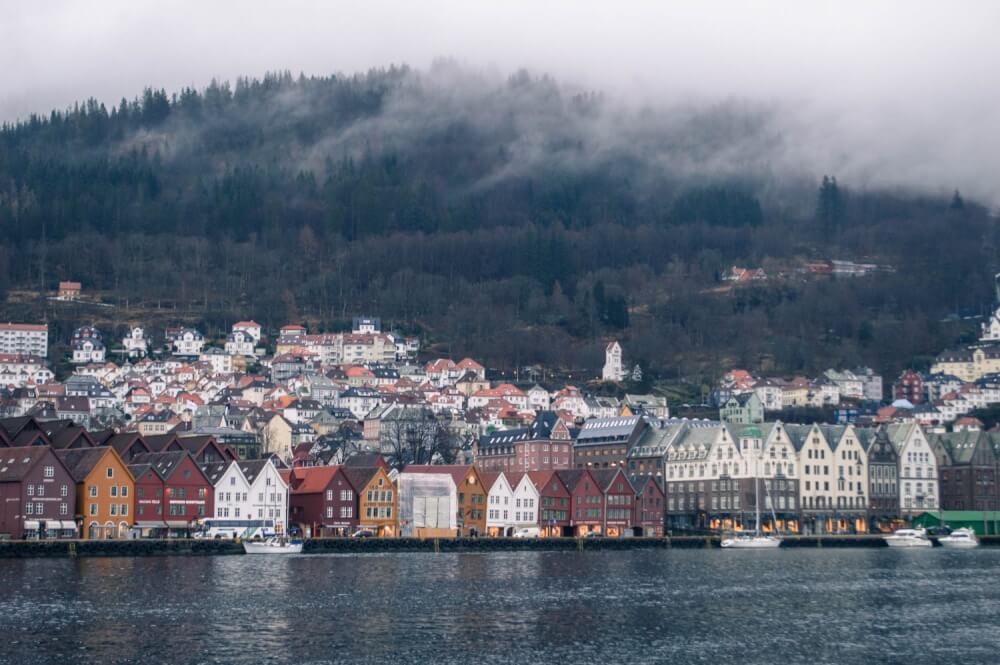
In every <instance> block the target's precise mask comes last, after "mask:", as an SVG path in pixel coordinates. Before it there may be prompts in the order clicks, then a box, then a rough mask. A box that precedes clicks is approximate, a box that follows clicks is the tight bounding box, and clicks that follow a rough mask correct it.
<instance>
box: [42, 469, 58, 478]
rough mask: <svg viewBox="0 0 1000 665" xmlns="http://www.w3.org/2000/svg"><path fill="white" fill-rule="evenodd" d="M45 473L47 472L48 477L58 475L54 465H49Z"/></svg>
mask: <svg viewBox="0 0 1000 665" xmlns="http://www.w3.org/2000/svg"><path fill="white" fill-rule="evenodd" d="M44 474H45V477H46V478H55V477H56V468H55V467H54V466H47V467H45V469H44Z"/></svg>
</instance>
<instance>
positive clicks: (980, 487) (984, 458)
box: [930, 431, 997, 511]
mask: <svg viewBox="0 0 1000 665" xmlns="http://www.w3.org/2000/svg"><path fill="white" fill-rule="evenodd" d="M930 441H931V444H932V446H933V448H934V452H935V457H936V461H937V465H938V479H939V487H940V490H941V495H940V500H941V509H942V510H974V511H988V510H996V509H997V483H996V467H997V456H996V454H995V452H994V449H993V444H992V442H991V441H990V437H989V435H988V434H986V433H985V432H981V431H963V432H949V433H947V434H936V435H932V436H931V437H930Z"/></svg>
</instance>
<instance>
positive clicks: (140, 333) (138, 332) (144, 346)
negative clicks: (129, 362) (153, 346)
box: [122, 326, 149, 359]
mask: <svg viewBox="0 0 1000 665" xmlns="http://www.w3.org/2000/svg"><path fill="white" fill-rule="evenodd" d="M122 347H123V348H124V349H125V355H127V356H128V357H129V358H133V359H134V358H145V357H146V354H147V353H148V352H149V345H148V343H147V342H146V331H144V330H143V329H142V328H140V327H139V326H136V327H134V328H132V329H131V330H130V331H129V333H128V334H127V335H125V337H124V338H123V339H122Z"/></svg>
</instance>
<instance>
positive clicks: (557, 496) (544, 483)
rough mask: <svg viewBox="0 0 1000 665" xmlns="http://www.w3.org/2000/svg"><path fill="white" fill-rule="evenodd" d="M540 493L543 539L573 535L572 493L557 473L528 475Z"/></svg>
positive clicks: (548, 472) (540, 523) (535, 472)
mask: <svg viewBox="0 0 1000 665" xmlns="http://www.w3.org/2000/svg"><path fill="white" fill-rule="evenodd" d="M526 475H527V476H528V478H529V480H531V483H532V484H533V485H534V486H535V490H536V491H537V492H538V505H539V513H538V527H539V531H540V533H541V535H542V537H543V538H544V537H559V536H571V535H573V526H572V524H573V523H572V517H571V516H572V514H573V513H572V509H571V506H570V498H571V497H570V492H569V489H568V488H567V487H566V484H565V483H564V482H563V480H562V478H561V477H560V476H559V473H558V472H555V471H534V472H531V473H528V474H526Z"/></svg>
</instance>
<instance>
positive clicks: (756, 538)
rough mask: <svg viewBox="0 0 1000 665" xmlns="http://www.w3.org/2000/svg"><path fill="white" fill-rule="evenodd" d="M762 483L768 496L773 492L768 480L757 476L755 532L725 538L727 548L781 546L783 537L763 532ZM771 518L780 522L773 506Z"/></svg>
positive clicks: (746, 548) (755, 484) (723, 542)
mask: <svg viewBox="0 0 1000 665" xmlns="http://www.w3.org/2000/svg"><path fill="white" fill-rule="evenodd" d="M760 483H764V491H766V492H767V493H768V496H770V494H771V493H770V490H768V489H767V480H766V479H758V478H757V477H755V478H754V482H753V491H754V508H755V512H756V521H755V522H754V530H753V533H741V534H737V535H734V536H729V537H726V538H723V539H722V543H721V545H722V547H724V548H725V549H745V550H762V549H771V548H774V547H781V538H778V537H777V536H771V535H767V534H765V533H762V532H761V530H760ZM771 520H772V521H771V524H777V523H778V520H777V517H776V516H775V515H774V508H773V507H772V508H771Z"/></svg>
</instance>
